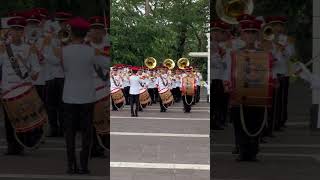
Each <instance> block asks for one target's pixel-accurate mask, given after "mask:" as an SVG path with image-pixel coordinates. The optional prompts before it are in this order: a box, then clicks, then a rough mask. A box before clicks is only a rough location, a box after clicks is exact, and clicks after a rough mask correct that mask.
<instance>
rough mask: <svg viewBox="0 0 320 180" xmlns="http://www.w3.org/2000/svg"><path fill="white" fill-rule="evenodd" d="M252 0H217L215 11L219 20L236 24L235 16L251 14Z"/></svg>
mask: <svg viewBox="0 0 320 180" xmlns="http://www.w3.org/2000/svg"><path fill="white" fill-rule="evenodd" d="M253 9H254V3H253V0H217V1H216V12H217V15H218V16H219V17H220V19H221V20H223V21H225V22H227V23H229V24H238V21H237V19H236V18H237V16H239V15H241V14H252V12H253Z"/></svg>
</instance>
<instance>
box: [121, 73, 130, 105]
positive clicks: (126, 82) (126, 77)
mask: <svg viewBox="0 0 320 180" xmlns="http://www.w3.org/2000/svg"><path fill="white" fill-rule="evenodd" d="M122 79H123V91H124V97H125V98H126V105H130V96H129V90H130V83H129V74H128V69H127V67H125V68H124V71H123V74H122Z"/></svg>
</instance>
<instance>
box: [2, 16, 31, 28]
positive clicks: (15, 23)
mask: <svg viewBox="0 0 320 180" xmlns="http://www.w3.org/2000/svg"><path fill="white" fill-rule="evenodd" d="M7 24H8V26H10V27H11V28H13V27H19V28H24V27H25V26H26V24H27V21H26V19H25V18H24V17H15V18H11V19H10V20H8V22H7Z"/></svg>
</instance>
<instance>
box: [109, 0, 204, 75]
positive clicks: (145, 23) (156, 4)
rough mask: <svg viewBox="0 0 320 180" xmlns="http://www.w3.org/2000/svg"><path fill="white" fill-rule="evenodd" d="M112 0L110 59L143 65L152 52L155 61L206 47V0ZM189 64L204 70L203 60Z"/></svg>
mask: <svg viewBox="0 0 320 180" xmlns="http://www.w3.org/2000/svg"><path fill="white" fill-rule="evenodd" d="M149 2H150V8H149V9H150V12H149V13H148V14H147V15H146V14H145V8H146V7H145V0H116V1H113V2H112V9H111V11H112V12H111V14H112V16H111V42H112V61H113V63H115V64H116V63H126V64H133V65H143V61H144V59H145V58H146V57H148V56H152V57H155V58H156V59H157V60H158V63H162V61H163V60H164V59H166V58H171V59H174V60H177V59H179V58H181V57H187V56H188V53H189V52H191V51H207V49H206V47H207V37H206V33H207V32H208V30H207V29H208V25H207V24H208V22H209V3H208V0H179V1H177V0H152V1H151V0H149ZM191 61H192V64H193V65H194V64H197V65H198V66H199V67H202V68H203V69H202V70H203V72H206V62H207V61H206V60H205V59H204V60H203V59H195V60H192V59H191Z"/></svg>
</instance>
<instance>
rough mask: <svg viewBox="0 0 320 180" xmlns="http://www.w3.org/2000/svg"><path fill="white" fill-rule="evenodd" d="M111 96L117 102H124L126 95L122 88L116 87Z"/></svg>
mask: <svg viewBox="0 0 320 180" xmlns="http://www.w3.org/2000/svg"><path fill="white" fill-rule="evenodd" d="M111 98H112V100H113V102H114V103H115V104H123V103H124V102H125V97H124V95H123V92H122V90H121V89H116V90H113V91H112V92H111Z"/></svg>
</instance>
